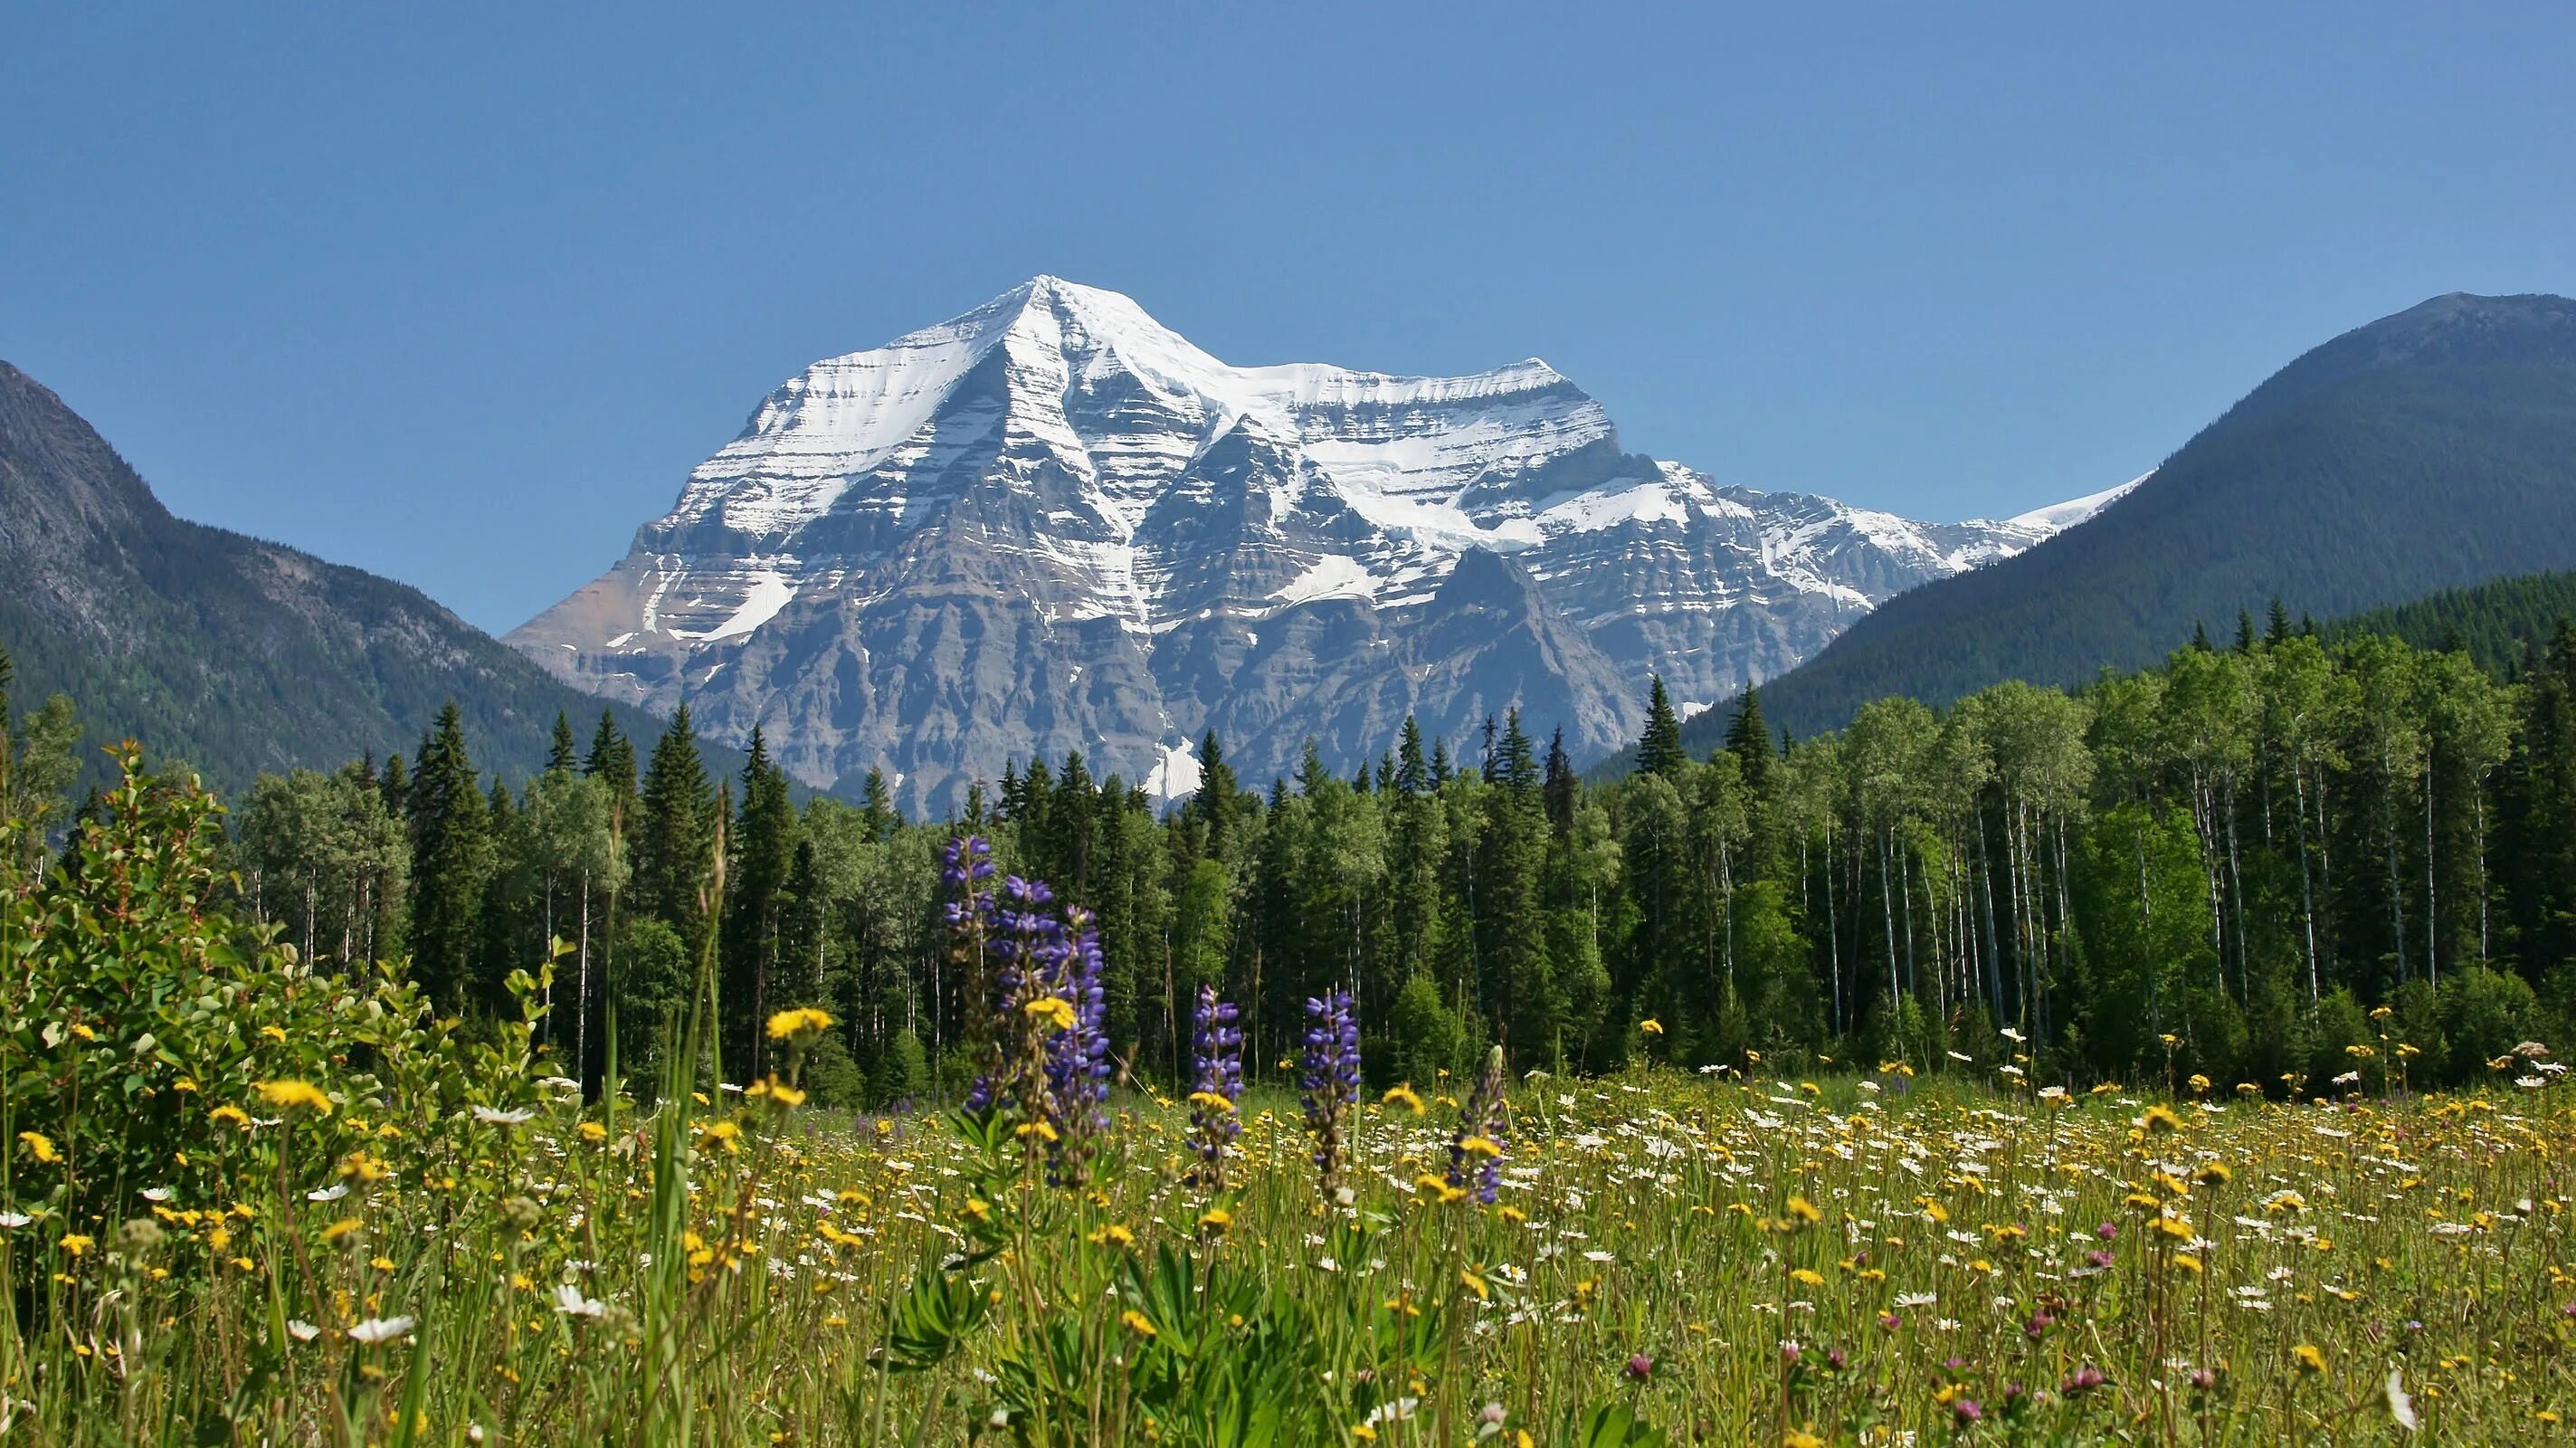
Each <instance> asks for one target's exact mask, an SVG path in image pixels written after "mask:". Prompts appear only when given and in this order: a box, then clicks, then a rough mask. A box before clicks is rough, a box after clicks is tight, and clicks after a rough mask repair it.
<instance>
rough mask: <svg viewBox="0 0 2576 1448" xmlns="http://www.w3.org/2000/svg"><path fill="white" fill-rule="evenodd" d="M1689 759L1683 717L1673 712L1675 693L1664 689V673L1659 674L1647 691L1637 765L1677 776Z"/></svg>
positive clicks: (1649, 770) (1667, 776)
mask: <svg viewBox="0 0 2576 1448" xmlns="http://www.w3.org/2000/svg"><path fill="white" fill-rule="evenodd" d="M1689 762H1690V756H1689V755H1688V754H1686V753H1685V752H1683V750H1682V721H1681V718H1680V716H1678V715H1676V714H1674V713H1673V700H1672V696H1671V695H1670V694H1667V693H1665V692H1664V676H1663V675H1661V674H1657V675H1655V676H1654V684H1653V687H1652V688H1650V689H1649V690H1648V691H1647V693H1646V732H1645V734H1644V735H1643V736H1641V737H1640V738H1639V739H1638V740H1637V767H1638V768H1639V769H1641V770H1643V771H1645V772H1646V773H1648V774H1659V775H1662V776H1663V777H1664V778H1666V779H1677V778H1679V777H1680V776H1681V772H1682V767H1683V766H1684V765H1686V764H1688V763H1689Z"/></svg>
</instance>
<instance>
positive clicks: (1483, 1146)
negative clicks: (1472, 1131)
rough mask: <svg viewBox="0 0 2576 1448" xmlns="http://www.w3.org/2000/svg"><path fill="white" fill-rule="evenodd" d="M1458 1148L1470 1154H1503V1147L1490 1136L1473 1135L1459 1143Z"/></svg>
mask: <svg viewBox="0 0 2576 1448" xmlns="http://www.w3.org/2000/svg"><path fill="white" fill-rule="evenodd" d="M1458 1149H1459V1150H1460V1151H1463V1152H1465V1153H1466V1154H1467V1155H1469V1156H1501V1155H1502V1154H1503V1149H1502V1147H1500V1146H1498V1145H1496V1144H1495V1142H1494V1139H1493V1138H1492V1137H1490V1136H1471V1137H1468V1138H1467V1139H1466V1140H1464V1141H1461V1142H1459V1143H1458Z"/></svg>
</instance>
